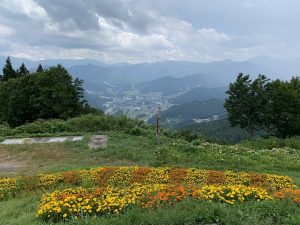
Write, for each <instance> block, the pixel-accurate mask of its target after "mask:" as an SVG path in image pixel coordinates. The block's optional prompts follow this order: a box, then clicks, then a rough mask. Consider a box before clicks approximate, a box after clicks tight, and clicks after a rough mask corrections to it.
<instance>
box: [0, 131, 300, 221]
mask: <svg viewBox="0 0 300 225" xmlns="http://www.w3.org/2000/svg"><path fill="white" fill-rule="evenodd" d="M142 131H143V132H142V134H141V136H138V135H140V134H135V133H134V132H136V130H134V129H133V130H132V131H131V132H133V133H131V134H130V132H127V131H126V130H123V131H109V130H108V131H105V132H101V134H106V135H108V137H109V140H108V147H107V149H105V150H103V151H92V150H90V149H89V148H88V145H87V144H88V141H89V138H90V134H89V133H87V134H86V135H85V138H84V140H82V141H79V142H68V143H60V144H33V145H10V146H8V145H0V156H3V157H2V161H1V158H0V168H1V165H2V164H3V163H7V160H6V159H9V160H8V161H10V162H13V163H14V164H19V165H20V166H19V167H14V168H8V169H5V170H0V176H12V175H20V174H36V173H48V172H59V171H66V170H73V169H84V168H91V167H98V166H104V165H110V166H111V165H118V166H124V165H141V166H145V165H146V166H148V165H149V166H153V165H156V166H164V165H167V166H181V167H196V168H203V169H219V170H234V171H246V172H251V171H252V172H262V173H274V174H280V175H288V176H291V177H292V178H293V179H294V181H295V183H296V184H297V185H298V186H300V149H299V148H298V146H300V145H299V143H300V141H299V139H295V140H291V141H288V142H287V143H288V144H285V143H282V142H280V143H279V141H278V140H276V141H277V142H276V143H274V141H271V143H272V145H271V144H269V142H268V141H262V140H259V143H256V142H245V143H242V144H239V145H234V146H229V145H217V144H212V143H203V142H201V141H198V142H197V141H194V143H193V144H192V143H189V142H186V141H184V140H182V139H180V138H178V137H177V138H174V137H170V136H169V137H167V136H163V137H162V143H163V144H162V145H161V146H160V147H159V148H157V145H156V138H155V133H154V132H153V131H152V130H150V129H148V130H147V129H145V130H142ZM132 134H134V135H132ZM52 135H55V134H52ZM278 143H279V144H280V146H278ZM269 146H271V147H269ZM288 147H294V148H295V149H292V148H288ZM42 193H43V192H42V191H38V192H36V193H24V194H23V195H21V196H19V197H18V198H16V199H9V200H8V201H3V202H0V224H1V225H2V224H3V225H4V224H5V225H20V224H25V225H27V224H28V225H31V224H32V225H38V224H40V225H41V224H44V223H43V222H42V221H40V220H37V219H36V218H35V217H34V215H35V211H36V208H37V204H38V202H39V199H40V197H41V195H42ZM299 215H300V207H299V206H296V205H295V204H292V203H291V202H289V201H280V202H279V201H274V202H253V203H244V204H240V205H235V206H228V205H224V204H220V203H210V202H203V201H195V200H186V201H184V202H182V203H179V204H178V205H175V206H174V207H167V208H164V209H155V210H142V209H137V208H132V209H130V210H128V212H126V213H125V214H124V215H120V216H106V217H101V218H82V219H80V220H79V221H74V222H70V224H86V225H90V224H93V225H94V224H149V225H150V224H151V225H152V224H174V225H175V224H176V225H177V224H178V225H179V224H186V225H189V224H191V225H192V224H195V225H196V224H218V225H227V224H228V225H229V224H230V225H233V224H241V225H250V224H251V225H252V224H256V225H271V224H272V225H273V224H275V225H276V224H278V225H279V224H280V225H281V224H290V225H299V224H300V222H299V221H300V216H299ZM62 224H64V223H58V224H57V225H62Z"/></svg>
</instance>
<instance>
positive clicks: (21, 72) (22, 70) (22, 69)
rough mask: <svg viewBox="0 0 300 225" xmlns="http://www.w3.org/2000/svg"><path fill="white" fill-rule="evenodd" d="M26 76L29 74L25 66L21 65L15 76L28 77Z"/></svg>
mask: <svg viewBox="0 0 300 225" xmlns="http://www.w3.org/2000/svg"><path fill="white" fill-rule="evenodd" d="M28 74H29V71H28V70H27V68H26V66H25V64H24V63H22V65H21V66H20V68H19V69H18V70H17V75H18V76H24V75H28Z"/></svg>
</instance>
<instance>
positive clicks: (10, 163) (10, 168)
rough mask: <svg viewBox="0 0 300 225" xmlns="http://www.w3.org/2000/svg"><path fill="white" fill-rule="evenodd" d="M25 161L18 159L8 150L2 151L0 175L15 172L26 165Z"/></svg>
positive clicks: (0, 153)
mask: <svg viewBox="0 0 300 225" xmlns="http://www.w3.org/2000/svg"><path fill="white" fill-rule="evenodd" d="M25 164H26V163H25V162H22V161H20V160H17V159H16V158H15V157H13V156H11V155H10V154H9V153H8V152H6V151H0V175H1V174H10V173H11V174H14V173H15V172H17V171H20V170H21V169H22V168H24V167H25Z"/></svg>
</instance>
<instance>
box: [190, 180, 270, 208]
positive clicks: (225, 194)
mask: <svg viewBox="0 0 300 225" xmlns="http://www.w3.org/2000/svg"><path fill="white" fill-rule="evenodd" d="M193 196H195V197H198V198H201V199H206V200H211V201H219V202H223V203H228V204H231V205H232V204H234V203H235V202H236V201H238V202H244V201H250V200H258V201H260V200H272V197H271V195H270V194H269V193H268V192H267V190H266V189H264V188H258V187H247V186H245V185H224V186H223V185H222V186H215V185H205V186H203V187H201V188H200V189H199V190H196V191H194V192H193Z"/></svg>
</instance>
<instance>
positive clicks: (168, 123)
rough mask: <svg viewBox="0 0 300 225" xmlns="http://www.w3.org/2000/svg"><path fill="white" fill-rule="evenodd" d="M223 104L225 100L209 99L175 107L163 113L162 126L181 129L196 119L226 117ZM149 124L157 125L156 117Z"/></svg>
mask: <svg viewBox="0 0 300 225" xmlns="http://www.w3.org/2000/svg"><path fill="white" fill-rule="evenodd" d="M223 104H224V101H223V100H219V99H209V100H205V101H192V102H188V103H185V104H181V105H174V106H172V107H170V108H169V109H167V110H165V111H163V112H162V113H161V124H162V126H164V127H168V128H179V127H184V126H186V125H187V124H191V123H193V122H194V119H207V118H211V117H213V116H214V115H219V116H221V117H224V116H225V115H226V113H225V109H224V107H223ZM149 123H151V124H155V123H156V116H154V117H152V118H151V119H150V120H149Z"/></svg>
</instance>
